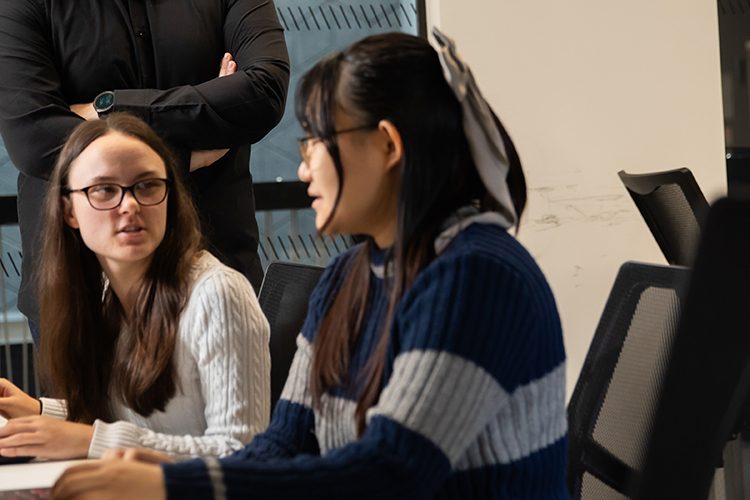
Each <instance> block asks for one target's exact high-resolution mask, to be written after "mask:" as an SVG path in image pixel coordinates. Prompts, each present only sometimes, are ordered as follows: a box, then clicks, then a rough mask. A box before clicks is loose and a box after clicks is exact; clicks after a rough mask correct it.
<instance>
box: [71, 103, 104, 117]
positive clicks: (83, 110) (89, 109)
mask: <svg viewBox="0 0 750 500" xmlns="http://www.w3.org/2000/svg"><path fill="white" fill-rule="evenodd" d="M70 110H71V111H72V112H73V113H75V114H77V115H78V116H80V117H81V118H83V119H84V120H98V119H99V113H97V112H96V109H94V103H93V102H87V103H85V104H71V105H70Z"/></svg>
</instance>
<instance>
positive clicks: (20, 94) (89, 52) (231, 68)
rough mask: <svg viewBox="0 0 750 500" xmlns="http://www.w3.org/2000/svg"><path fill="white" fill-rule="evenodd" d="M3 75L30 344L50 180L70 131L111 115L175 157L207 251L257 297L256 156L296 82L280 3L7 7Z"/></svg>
mask: <svg viewBox="0 0 750 500" xmlns="http://www.w3.org/2000/svg"><path fill="white" fill-rule="evenodd" d="M0 68H2V70H1V71H0V134H2V137H3V139H4V141H5V145H6V148H7V150H8V153H9V155H10V159H11V160H12V161H13V163H14V165H15V166H16V167H17V168H18V169H19V171H20V173H19V176H18V215H19V221H20V228H21V239H22V246H23V257H24V258H23V267H22V283H21V289H20V290H19V300H18V308H19V310H21V312H23V313H24V314H25V315H26V316H27V317H28V318H29V320H30V324H31V326H32V332H34V330H35V328H34V325H35V324H36V322H37V319H38V316H39V310H38V303H37V298H36V290H35V284H34V280H33V273H34V269H35V267H36V260H37V258H36V255H37V252H38V250H39V241H40V240H39V235H40V233H41V231H42V229H43V228H42V227H41V226H40V214H41V208H40V207H41V205H42V202H43V197H44V194H45V192H46V190H47V179H48V177H49V174H50V173H51V171H52V167H53V165H54V162H55V159H56V157H57V154H58V153H59V151H60V148H61V147H62V144H63V143H64V141H65V139H66V137H67V136H68V134H69V133H70V132H71V131H72V130H73V128H75V127H76V125H78V124H79V123H80V122H81V120H82V119H98V118H99V117H101V116H104V115H106V114H107V113H109V112H112V111H125V112H130V113H133V114H135V115H137V116H139V117H140V118H142V119H143V120H145V121H146V122H147V123H149V124H150V125H151V126H152V127H153V128H154V129H155V130H156V131H157V132H158V133H159V134H160V135H161V136H162V137H163V138H164V139H165V140H166V141H167V142H168V143H169V144H170V145H171V146H172V148H173V149H174V150H176V151H177V152H178V155H179V157H180V158H179V159H180V163H181V165H182V166H183V171H184V173H185V175H186V177H189V184H190V186H191V188H192V191H193V195H194V198H195V201H196V204H197V206H198V209H199V212H200V214H201V217H202V219H203V224H204V232H205V233H206V235H207V236H208V243H209V247H210V249H211V251H212V252H214V253H215V254H216V255H218V256H219V257H220V258H221V259H222V260H223V261H224V262H225V263H227V264H228V265H230V266H232V267H234V268H236V269H238V270H239V271H241V272H242V273H243V274H244V275H245V276H247V277H248V279H249V280H250V282H251V283H252V284H253V286H254V287H255V288H256V290H257V288H258V286H259V285H260V281H261V279H262V269H261V267H260V261H259V258H258V255H257V246H258V228H257V224H256V222H255V217H254V201H253V192H252V184H251V182H252V181H251V177H250V172H249V166H248V164H249V160H250V144H251V143H254V142H256V141H258V140H260V139H261V138H262V137H263V136H265V135H266V134H267V133H268V132H269V131H270V130H271V129H272V128H273V127H274V126H275V125H276V124H277V123H278V122H279V120H280V119H281V116H282V114H283V112H284V103H285V100H286V93H287V86H288V81H289V59H288V55H287V50H286V44H285V42H284V34H283V31H282V28H281V26H280V25H279V23H278V20H277V18H276V12H275V8H274V5H273V2H272V0H195V1H192V2H186V1H184V0H161V1H159V2H152V1H147V0H107V1H101V0H75V1H60V0H14V1H12V2H10V1H3V2H0ZM220 68H221V72H222V75H226V76H224V77H223V78H219V77H217V74H218V72H219V70H220ZM232 73H233V74H232ZM203 167H205V168H203ZM188 172H190V174H189V175H188ZM36 340H38V339H37V338H35V341H36Z"/></svg>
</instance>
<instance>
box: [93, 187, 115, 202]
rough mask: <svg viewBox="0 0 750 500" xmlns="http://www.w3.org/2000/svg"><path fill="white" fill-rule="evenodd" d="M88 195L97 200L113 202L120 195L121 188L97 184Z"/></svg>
mask: <svg viewBox="0 0 750 500" xmlns="http://www.w3.org/2000/svg"><path fill="white" fill-rule="evenodd" d="M88 195H89V197H90V198H94V199H96V200H111V199H112V198H115V197H117V196H119V195H120V186H118V185H117V184H96V185H94V186H90V187H89V189H88Z"/></svg>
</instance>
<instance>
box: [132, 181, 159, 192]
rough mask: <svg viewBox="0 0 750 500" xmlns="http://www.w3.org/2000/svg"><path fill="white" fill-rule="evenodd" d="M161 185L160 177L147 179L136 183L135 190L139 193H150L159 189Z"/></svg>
mask: <svg viewBox="0 0 750 500" xmlns="http://www.w3.org/2000/svg"><path fill="white" fill-rule="evenodd" d="M163 186H164V181H163V180H161V179H147V180H145V181H141V182H139V183H138V184H136V185H135V190H136V191H138V193H139V194H151V193H155V192H157V191H160V190H161V188H162V187H163Z"/></svg>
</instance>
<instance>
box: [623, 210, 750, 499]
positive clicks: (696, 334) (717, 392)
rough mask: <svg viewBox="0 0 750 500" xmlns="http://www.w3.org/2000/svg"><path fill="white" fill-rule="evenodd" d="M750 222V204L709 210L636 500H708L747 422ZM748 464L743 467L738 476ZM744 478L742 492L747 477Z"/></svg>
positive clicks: (749, 340) (749, 385)
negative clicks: (725, 455)
mask: <svg viewBox="0 0 750 500" xmlns="http://www.w3.org/2000/svg"><path fill="white" fill-rule="evenodd" d="M748 223H750V201H735V200H731V201H730V200H720V201H718V202H717V203H716V204H714V206H713V207H712V208H711V211H710V213H709V215H708V219H707V223H706V227H705V230H704V236H703V239H702V241H701V244H700V248H699V250H698V253H697V258H696V261H695V266H694V271H693V276H692V278H691V283H690V288H689V291H688V294H687V298H686V301H685V307H684V310H683V314H682V318H681V320H680V325H679V329H678V333H677V336H676V339H675V343H674V347H673V352H672V359H671V361H670V363H669V368H668V370H667V373H666V377H665V380H664V385H663V388H662V394H661V397H660V399H659V405H658V407H657V408H658V410H657V413H656V416H655V421H654V425H653V433H652V436H651V439H650V444H649V447H648V455H647V457H646V459H645V464H644V467H643V474H642V477H641V480H640V483H639V486H638V489H637V491H638V493H637V495H636V498H638V499H643V500H650V499H663V498H679V499H686V500H690V499H696V500H697V499H701V500H703V499H705V498H706V495H707V493H708V491H709V488H710V486H711V481H712V479H713V477H714V469H715V467H716V466H717V465H718V464H720V462H721V460H722V450H723V449H724V446H725V444H726V442H727V440H728V439H729V437H730V435H731V434H732V433H733V432H735V431H737V430H739V428H740V424H741V423H742V421H743V420H744V419H746V418H743V417H746V416H747V411H746V410H745V409H746V408H747V400H748V397H747V396H748V394H749V393H750V258H748V256H750V231H745V230H742V229H741V228H744V227H747V225H748ZM743 410H745V411H743ZM742 469H743V468H742V467H738V471H739V473H742ZM725 470H726V471H727V472H728V471H729V467H728V466H727V468H726V469H725ZM726 475H727V473H726V472H725V476H726ZM727 479H729V480H730V481H731V480H732V479H737V478H727ZM739 483H740V486H739V488H740V489H741V488H742V478H741V477H740V478H739ZM730 484H731V483H728V486H729V485H730ZM727 491H728V492H729V491H730V488H729V487H728V488H727ZM746 495H747V492H745V493H744V495H743V494H741V495H740V496H739V497H740V498H746Z"/></svg>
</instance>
